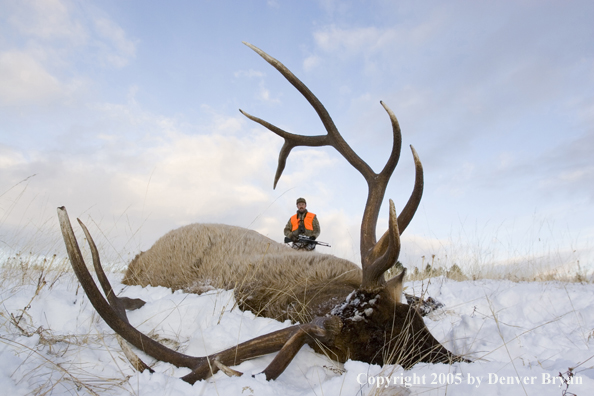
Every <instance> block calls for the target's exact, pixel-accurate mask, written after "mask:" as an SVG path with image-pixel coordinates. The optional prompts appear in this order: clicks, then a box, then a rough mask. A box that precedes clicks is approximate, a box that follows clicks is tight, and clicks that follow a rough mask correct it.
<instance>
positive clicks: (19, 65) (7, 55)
mask: <svg viewBox="0 0 594 396" xmlns="http://www.w3.org/2000/svg"><path fill="white" fill-rule="evenodd" d="M0 86H2V89H0V106H15V105H21V104H33V103H35V104H38V103H48V102H49V101H51V100H53V99H55V98H56V97H60V96H61V95H62V94H63V93H64V91H65V87H64V85H63V84H62V83H61V82H60V81H58V79H57V78H56V77H54V76H52V75H51V74H50V73H49V72H48V71H47V70H46V69H45V68H44V67H43V66H42V65H41V64H40V63H39V62H38V61H37V60H36V59H35V58H33V57H32V56H31V55H29V54H27V53H24V52H19V51H12V52H2V53H0Z"/></svg>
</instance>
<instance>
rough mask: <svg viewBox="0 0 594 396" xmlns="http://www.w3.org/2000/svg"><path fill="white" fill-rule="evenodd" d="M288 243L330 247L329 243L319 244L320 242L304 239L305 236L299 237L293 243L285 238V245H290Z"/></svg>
mask: <svg viewBox="0 0 594 396" xmlns="http://www.w3.org/2000/svg"><path fill="white" fill-rule="evenodd" d="M290 242H305V243H309V244H312V245H320V246H327V247H331V246H330V244H329V243H326V242H321V241H316V240H315V239H309V237H306V236H305V235H299V236H298V237H297V240H296V241H293V240H292V239H291V238H287V237H285V243H290Z"/></svg>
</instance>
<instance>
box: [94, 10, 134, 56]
mask: <svg viewBox="0 0 594 396" xmlns="http://www.w3.org/2000/svg"><path fill="white" fill-rule="evenodd" d="M94 22H95V25H94V28H95V31H96V32H97V34H98V36H99V40H98V41H97V46H98V47H99V49H100V52H99V57H100V59H101V61H102V62H103V63H104V64H108V65H111V66H114V67H124V66H126V64H128V61H129V60H130V59H132V58H134V57H135V56H136V44H135V42H134V41H132V40H130V39H128V38H127V37H126V32H125V31H124V30H123V29H122V28H121V27H120V26H118V25H117V24H116V23H115V22H113V21H112V20H110V19H108V18H105V17H99V18H97V19H95V21H94Z"/></svg>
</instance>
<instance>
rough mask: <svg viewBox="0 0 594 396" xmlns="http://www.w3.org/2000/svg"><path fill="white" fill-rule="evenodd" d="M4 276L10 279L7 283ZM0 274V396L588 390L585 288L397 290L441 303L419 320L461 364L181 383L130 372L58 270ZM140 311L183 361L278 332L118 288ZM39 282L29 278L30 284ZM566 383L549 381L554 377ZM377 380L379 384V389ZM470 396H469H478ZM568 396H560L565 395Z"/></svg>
mask: <svg viewBox="0 0 594 396" xmlns="http://www.w3.org/2000/svg"><path fill="white" fill-rule="evenodd" d="M9 272H11V273H13V275H10V276H9V275H8V273H9ZM9 272H7V271H5V272H4V278H3V283H2V285H1V289H0V301H1V307H0V314H1V317H0V393H1V394H3V395H29V394H44V395H45V394H48V395H49V394H51V395H72V394H101V395H128V394H132V395H143V396H151V395H155V396H162V395H176V396H177V395H180V396H182V395H246V396H249V395H253V396H256V395H257V396H265V395H285V396H291V395H312V396H313V395H316V396H321V395H326V396H328V395H353V396H354V395H376V394H377V395H380V394H381V395H398V394H402V395H407V394H411V395H416V394H422V395H446V394H447V395H471V394H480V395H481V396H487V395H562V394H564V393H563V392H564V391H565V390H567V392H572V393H573V394H577V395H580V396H582V395H589V394H593V392H594V391H593V390H594V368H593V367H594V358H593V356H594V298H592V297H593V296H594V285H592V284H587V285H582V284H569V283H561V282H549V283H536V282H533V283H512V282H509V281H493V280H478V281H466V282H455V281H451V280H448V279H445V278H433V279H432V280H431V281H430V282H429V284H428V282H427V281H425V282H424V284H422V283H421V282H415V283H407V284H406V285H407V289H406V292H408V293H413V292H414V294H416V295H420V293H421V292H423V291H425V292H426V293H427V295H430V296H432V297H433V298H436V299H437V300H439V301H441V302H442V303H444V304H445V308H443V309H440V310H439V311H436V312H433V313H432V314H431V315H430V316H429V317H427V318H425V322H426V324H427V326H428V327H429V329H430V330H431V332H432V333H433V335H435V337H436V338H437V339H438V340H440V341H441V342H442V343H443V344H444V345H445V346H446V347H447V348H449V349H450V350H452V351H453V352H456V353H458V354H464V355H466V356H468V357H470V358H471V359H472V360H474V362H473V363H457V364H454V365H452V366H449V365H444V364H418V365H416V366H415V367H414V368H412V369H411V370H408V371H403V370H402V368H400V367H398V366H385V367H383V368H382V367H379V366H372V365H369V364H366V363H362V362H356V361H349V362H347V363H345V364H344V365H342V364H339V363H336V362H333V361H331V360H329V359H328V358H326V357H325V356H322V355H319V354H316V353H314V352H313V351H312V350H311V349H310V348H309V347H308V346H305V347H304V348H303V349H302V350H301V351H300V352H299V354H298V355H297V357H296V358H295V360H294V361H293V362H292V363H291V364H290V365H289V367H288V368H287V370H286V371H285V372H284V373H283V374H282V375H281V376H280V377H279V378H278V379H277V380H275V381H268V382H267V381H266V380H265V379H264V378H263V376H262V375H259V376H258V375H256V376H252V375H253V374H257V373H259V372H260V371H261V370H262V369H264V368H265V367H266V366H267V364H268V363H269V362H270V361H271V360H272V358H273V356H272V355H270V356H264V357H261V358H258V359H254V360H251V361H248V362H245V363H243V364H241V365H240V366H237V367H235V369H237V370H239V371H241V372H243V373H244V375H243V376H242V377H227V376H225V374H223V373H218V374H216V375H215V376H214V377H213V378H211V379H209V380H206V381H200V382H197V383H196V384H194V385H189V384H187V383H184V382H183V381H181V380H179V379H178V378H177V377H180V376H182V375H184V374H186V373H187V372H188V370H187V369H177V368H175V367H173V366H171V365H169V364H164V363H156V364H154V363H155V362H153V361H152V360H151V359H150V358H147V357H146V356H144V358H145V361H147V362H148V363H149V364H154V369H155V370H156V373H154V374H150V373H148V372H144V373H138V372H135V371H134V370H133V369H132V368H131V366H130V364H129V363H128V362H127V360H126V359H125V358H124V356H123V353H122V352H121V349H120V347H119V345H118V343H117V341H116V339H115V337H114V335H113V331H112V330H111V329H110V328H109V327H108V326H107V325H106V324H105V322H104V321H103V320H102V319H101V318H100V317H99V316H98V314H97V313H96V312H95V310H94V309H93V307H92V306H91V305H90V303H89V301H88V299H87V298H86V296H85V295H84V293H83V292H82V289H81V288H80V287H79V285H78V282H77V281H76V280H75V279H74V275H73V274H72V273H70V272H65V273H58V272H52V271H49V272H46V273H45V274H44V276H43V277H42V278H37V277H34V278H31V280H30V281H23V279H22V278H21V277H20V276H17V275H18V272H16V274H17V275H14V274H15V272H12V271H9ZM109 276H110V278H111V280H112V282H113V285H114V288H116V289H118V290H120V289H123V292H122V295H125V296H129V297H139V298H142V299H144V300H145V301H147V304H146V305H145V306H144V307H143V308H141V309H139V310H137V311H133V312H130V313H129V318H130V321H131V322H132V323H133V324H134V325H135V326H136V327H137V328H138V329H139V330H141V331H142V332H144V333H146V334H149V335H150V336H154V337H158V339H159V340H160V341H161V342H163V343H166V344H167V345H169V346H173V347H178V348H179V350H180V351H183V352H184V353H186V354H190V355H196V356H197V355H204V354H209V353H213V352H216V351H219V350H221V349H224V348H226V347H229V346H232V345H235V344H237V343H239V342H241V341H244V340H247V339H250V338H253V337H255V336H258V335H262V334H266V333H268V332H271V331H273V330H277V329H281V328H284V327H286V326H289V325H290V324H289V323H288V322H287V323H280V322H277V321H274V320H271V319H266V318H257V317H255V316H254V315H253V314H252V313H250V312H242V311H240V310H238V309H237V308H236V307H234V299H233V293H232V292H229V291H214V292H210V293H207V294H203V295H201V296H198V295H192V294H184V293H181V292H176V293H171V292H170V290H168V289H165V288H160V287H157V288H153V287H147V288H144V289H143V288H141V287H126V288H124V287H123V286H122V285H121V284H120V283H119V279H120V278H121V274H110V275H109ZM38 280H39V282H38ZM570 368H573V374H574V376H573V378H572V379H571V381H572V382H573V383H571V384H569V385H566V384H563V383H562V382H561V377H559V374H560V373H561V374H562V375H563V376H564V378H565V379H569V378H570V377H569V373H568V370H569V369H570ZM387 381H389V383H387ZM479 392H480V393H479ZM572 393H567V394H568V395H570V394H572Z"/></svg>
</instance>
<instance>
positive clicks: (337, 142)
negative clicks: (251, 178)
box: [239, 42, 423, 289]
mask: <svg viewBox="0 0 594 396" xmlns="http://www.w3.org/2000/svg"><path fill="white" fill-rule="evenodd" d="M244 44H245V45H247V46H248V47H250V48H251V49H252V50H254V51H255V52H256V53H258V55H260V56H261V57H262V58H264V59H265V60H266V61H267V62H268V63H270V64H271V65H272V66H273V67H274V68H275V69H276V70H278V71H279V72H280V73H281V74H282V75H283V76H284V77H285V78H286V79H287V81H289V82H290V83H291V84H292V85H293V86H294V87H295V88H297V90H298V91H299V92H300V93H301V94H302V95H303V96H304V97H305V99H306V100H307V101H308V102H309V103H310V104H311V105H312V107H313V108H314V110H315V111H316V113H317V114H318V116H319V117H320V120H321V121H322V124H323V125H324V128H325V129H326V132H327V134H326V135H318V136H304V135H296V134H293V133H289V132H287V131H285V130H283V129H281V128H279V127H277V126H275V125H272V124H271V123H269V122H267V121H264V120H262V119H260V118H258V117H254V116H252V115H250V114H248V113H246V112H245V111H243V110H239V111H240V112H241V113H242V114H243V115H245V116H246V117H247V118H249V119H250V120H252V121H255V122H257V123H258V124H260V125H262V126H264V127H266V128H268V129H269V130H270V131H272V132H274V133H275V134H277V135H278V136H280V137H282V138H283V139H285V143H284V144H283V147H282V148H281V151H280V154H279V158H278V167H277V169H276V175H275V177H274V187H275V188H276V184H277V183H278V180H279V179H280V177H281V175H282V173H283V170H284V169H285V165H286V162H287V157H288V156H289V154H290V152H291V150H292V149H293V148H294V147H297V146H309V147H317V146H332V147H334V148H335V149H336V151H338V152H339V153H340V154H341V155H342V156H343V157H344V158H345V159H346V160H347V161H348V162H349V163H350V164H351V165H352V166H353V167H354V168H355V169H357V170H358V171H359V173H361V175H363V177H364V178H365V181H366V182H367V186H368V190H369V192H368V196H367V202H366V204H365V211H364V212H363V219H362V221H361V246H360V249H361V264H362V267H363V281H362V283H361V287H362V288H364V289H372V288H375V287H377V286H380V285H382V284H383V283H384V282H385V281H384V277H383V274H384V272H385V271H386V270H388V269H389V268H390V267H391V266H392V265H393V264H395V262H396V259H397V258H398V253H399V250H400V234H402V232H404V230H405V228H406V227H407V226H408V224H409V222H410V220H411V219H412V217H413V215H414V214H415V212H416V210H417V208H418V206H419V203H420V201H421V196H422V195H423V167H422V165H421V161H420V160H419V157H418V155H417V153H416V151H415V149H414V148H413V147H412V146H411V150H412V153H413V157H414V161H415V185H414V188H413V192H412V194H411V196H410V198H409V200H408V202H407V204H406V206H405V207H404V210H403V211H402V214H401V215H400V216H399V217H398V218H397V219H396V211H395V209H394V207H393V203H390V220H389V229H388V231H386V233H385V234H384V235H383V236H382V238H381V239H380V241H379V242H376V235H375V229H376V226H377V219H378V216H379V210H380V206H381V204H382V201H383V199H384V195H385V192H386V187H387V186H388V182H389V181H390V177H391V176H392V173H393V172H394V169H395V168H396V165H397V164H398V160H399V158H400V149H401V146H402V136H401V133H400V125H399V124H398V120H397V119H396V116H395V115H394V113H393V112H392V110H390V108H389V107H388V106H387V105H386V104H384V103H383V102H381V101H380V104H381V105H382V106H383V107H384V109H385V110H386V112H387V113H388V116H389V117H390V121H391V123H392V132H393V136H394V142H393V145H392V151H391V153H390V157H389V158H388V161H387V162H386V165H385V166H384V169H382V171H381V172H380V173H375V172H374V171H373V170H372V169H371V167H370V166H369V165H367V163H366V162H365V161H363V160H362V159H361V158H360V157H359V156H358V155H357V153H355V152H354V151H353V149H352V148H351V147H350V146H349V145H348V144H347V143H346V141H345V140H344V139H343V138H342V136H341V135H340V133H339V132H338V129H337V128H336V125H335V124H334V121H332V118H331V117H330V115H329V114H328V111H327V110H326V108H325V107H324V105H322V103H321V102H320V101H319V99H318V98H317V97H316V96H315V95H314V94H313V93H312V92H311V91H310V90H309V88H307V86H305V84H303V82H301V80H299V79H298V78H297V77H296V76H295V75H294V74H293V73H292V72H291V71H290V70H289V69H287V68H286V67H285V65H283V64H282V63H281V62H279V61H278V60H277V59H275V58H273V57H271V56H270V55H268V54H267V53H265V52H264V51H262V50H261V49H259V48H258V47H256V46H254V45H252V44H249V43H246V42H244ZM390 202H391V201H390ZM393 217H394V218H393Z"/></svg>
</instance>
